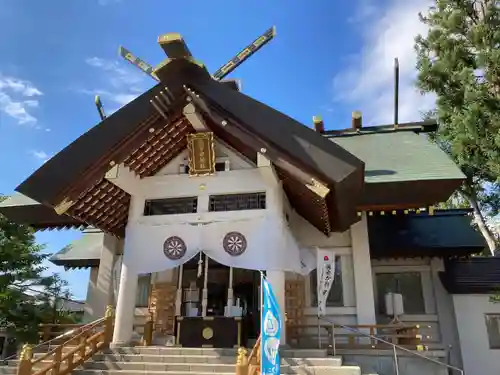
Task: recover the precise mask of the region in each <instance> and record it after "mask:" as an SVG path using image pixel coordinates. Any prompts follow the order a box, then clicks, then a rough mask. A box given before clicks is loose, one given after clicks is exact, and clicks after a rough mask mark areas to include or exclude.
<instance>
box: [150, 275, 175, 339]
mask: <svg viewBox="0 0 500 375" xmlns="http://www.w3.org/2000/svg"><path fill="white" fill-rule="evenodd" d="M176 293H177V286H176V285H174V284H171V283H154V284H153V286H152V289H151V297H150V299H149V310H150V312H151V314H152V315H153V321H154V324H155V331H159V332H162V333H164V334H168V335H173V334H174V325H175V297H176Z"/></svg>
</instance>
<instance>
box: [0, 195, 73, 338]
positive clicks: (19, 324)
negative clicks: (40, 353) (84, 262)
mask: <svg viewBox="0 0 500 375" xmlns="http://www.w3.org/2000/svg"><path fill="white" fill-rule="evenodd" d="M3 199H4V198H3V197H0V201H2V200H3ZM42 250H43V247H42V246H40V245H38V244H37V243H36V241H35V235H34V231H33V230H32V229H30V228H28V227H26V226H23V225H18V224H16V223H13V222H11V221H9V220H8V219H7V218H6V217H5V216H3V215H0V328H2V329H6V330H7V332H8V333H10V334H12V335H13V336H14V337H15V338H16V340H17V341H18V342H34V341H36V340H37V337H38V325H39V324H41V323H49V322H55V323H57V322H58V321H59V320H60V318H59V315H60V313H59V312H58V311H57V309H56V306H57V302H58V299H60V298H67V297H68V293H67V291H66V283H65V282H64V281H63V280H61V279H60V278H59V276H58V275H52V276H46V275H45V274H44V271H45V270H46V267H44V266H43V262H44V260H45V259H46V258H47V255H45V254H43V253H42Z"/></svg>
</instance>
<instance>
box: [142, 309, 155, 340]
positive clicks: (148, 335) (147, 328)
mask: <svg viewBox="0 0 500 375" xmlns="http://www.w3.org/2000/svg"><path fill="white" fill-rule="evenodd" d="M152 344H153V316H152V315H151V314H149V317H148V319H147V320H146V324H144V333H143V335H142V345H143V346H151V345H152Z"/></svg>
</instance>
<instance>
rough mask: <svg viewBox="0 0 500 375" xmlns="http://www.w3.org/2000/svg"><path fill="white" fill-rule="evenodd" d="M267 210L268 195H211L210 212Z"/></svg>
mask: <svg viewBox="0 0 500 375" xmlns="http://www.w3.org/2000/svg"><path fill="white" fill-rule="evenodd" d="M265 208H266V193H249V194H229V195H211V196H210V207H209V211H210V212H219V211H241V210H263V209H265Z"/></svg>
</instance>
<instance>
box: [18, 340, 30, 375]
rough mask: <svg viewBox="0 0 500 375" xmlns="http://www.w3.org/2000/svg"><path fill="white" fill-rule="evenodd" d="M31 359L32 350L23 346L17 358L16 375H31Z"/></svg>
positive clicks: (27, 346)
mask: <svg viewBox="0 0 500 375" xmlns="http://www.w3.org/2000/svg"><path fill="white" fill-rule="evenodd" d="M32 358H33V349H31V346H30V345H28V344H24V345H23V348H22V350H21V355H20V356H19V364H18V365H17V375H31V367H32V363H31V359H32Z"/></svg>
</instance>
